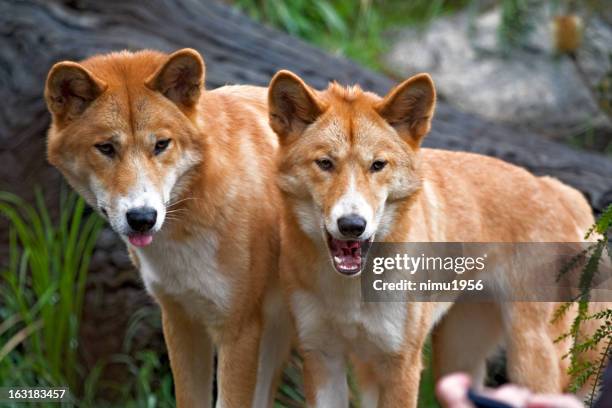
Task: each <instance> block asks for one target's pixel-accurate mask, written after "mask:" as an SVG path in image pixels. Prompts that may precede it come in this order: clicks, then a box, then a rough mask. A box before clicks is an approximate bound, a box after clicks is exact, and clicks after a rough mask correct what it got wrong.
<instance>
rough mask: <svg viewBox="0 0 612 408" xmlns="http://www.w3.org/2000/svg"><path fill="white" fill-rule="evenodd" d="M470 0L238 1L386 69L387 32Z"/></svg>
mask: <svg viewBox="0 0 612 408" xmlns="http://www.w3.org/2000/svg"><path fill="white" fill-rule="evenodd" d="M468 2H469V1H468V0H459V1H448V0H414V1H399V0H390V1H382V0H361V1H352V0H330V1H321V0H314V1H312V0H292V1H279V0H234V2H233V3H234V4H235V5H236V6H237V7H239V8H240V9H242V10H243V11H244V12H246V13H247V14H248V15H250V16H251V17H253V18H254V19H255V20H258V21H261V22H264V23H266V24H269V25H271V26H274V27H276V28H279V29H281V30H283V31H285V32H287V33H289V34H292V35H294V36H296V37H300V38H302V39H304V40H306V41H308V42H311V43H313V44H315V45H318V46H320V47H321V48H323V49H326V50H327V51H330V52H332V53H334V54H339V55H343V56H345V57H348V58H351V59H353V60H355V61H357V62H359V63H361V64H364V65H366V66H368V67H370V68H373V69H377V70H382V69H383V65H382V64H381V61H380V57H381V55H382V54H383V53H384V52H385V51H386V50H387V45H388V41H387V39H386V36H385V32H386V31H387V30H389V29H391V28H394V27H400V26H402V27H405V26H425V25H426V24H427V23H428V22H430V21H431V20H432V19H433V18H435V17H437V16H439V15H442V14H444V13H449V12H452V11H454V10H458V9H460V8H463V7H465V6H466V5H467V4H468Z"/></svg>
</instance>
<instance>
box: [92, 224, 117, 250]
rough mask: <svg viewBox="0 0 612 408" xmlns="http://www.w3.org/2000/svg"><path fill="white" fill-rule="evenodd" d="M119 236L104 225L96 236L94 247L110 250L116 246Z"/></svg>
mask: <svg viewBox="0 0 612 408" xmlns="http://www.w3.org/2000/svg"><path fill="white" fill-rule="evenodd" d="M118 241H120V240H119V237H118V236H117V234H116V233H115V232H114V231H113V230H112V229H111V228H110V227H106V228H104V229H103V230H102V231H100V235H99V236H98V242H97V243H96V248H100V249H104V250H107V251H108V250H111V249H113V248H115V247H116V246H117V243H118Z"/></svg>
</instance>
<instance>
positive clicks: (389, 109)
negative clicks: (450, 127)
mask: <svg viewBox="0 0 612 408" xmlns="http://www.w3.org/2000/svg"><path fill="white" fill-rule="evenodd" d="M435 105H436V90H435V88H434V83H433V80H432V79H431V77H430V76H429V75H428V74H419V75H415V76H413V77H412V78H410V79H407V80H406V81H404V82H402V83H401V84H399V85H398V86H396V87H395V88H393V89H392V90H391V91H390V92H389V93H388V94H387V96H385V97H384V99H383V100H382V101H380V102H379V103H378V104H377V105H376V107H375V108H376V111H377V112H378V113H379V114H380V116H382V117H383V118H384V119H385V120H386V121H387V122H388V123H389V124H390V125H391V126H393V127H394V128H395V129H396V130H397V132H398V133H399V134H400V135H402V136H404V135H406V136H408V137H410V138H411V139H412V141H413V142H414V143H416V145H419V144H420V142H421V140H422V139H423V137H424V136H425V135H426V134H427V132H429V129H430V127H431V118H432V116H433V113H434V108H435Z"/></svg>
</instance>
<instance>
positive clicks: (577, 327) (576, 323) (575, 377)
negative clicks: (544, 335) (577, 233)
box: [553, 204, 612, 407]
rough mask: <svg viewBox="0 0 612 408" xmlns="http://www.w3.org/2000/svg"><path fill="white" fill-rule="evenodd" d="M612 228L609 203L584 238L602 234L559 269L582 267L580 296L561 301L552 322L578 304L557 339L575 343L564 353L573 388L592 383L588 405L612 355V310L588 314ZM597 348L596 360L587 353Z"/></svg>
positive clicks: (610, 256) (611, 214) (565, 271)
mask: <svg viewBox="0 0 612 408" xmlns="http://www.w3.org/2000/svg"><path fill="white" fill-rule="evenodd" d="M611 230H612V204H611V205H609V206H608V207H607V208H606V209H605V210H604V212H603V213H602V215H601V216H600V217H599V219H598V220H597V222H596V223H595V225H593V226H592V227H591V228H590V229H589V231H588V232H587V233H586V236H585V239H589V238H590V237H592V236H593V234H599V235H600V237H599V238H598V239H597V241H595V242H594V243H593V244H591V245H589V246H588V247H587V248H586V249H584V250H583V251H581V252H580V253H579V254H577V255H576V256H574V257H573V258H572V259H571V260H570V262H569V263H568V264H567V265H566V266H565V267H564V268H563V270H562V271H561V272H560V274H559V277H562V276H563V275H565V274H567V273H569V272H571V271H572V270H575V269H576V268H578V267H579V266H581V275H580V281H579V291H580V293H579V294H578V296H577V297H576V298H575V299H574V300H573V301H570V302H566V303H564V304H562V305H561V306H560V307H559V309H557V311H556V313H555V316H554V318H553V322H555V321H558V320H559V319H561V318H562V317H563V316H565V315H566V314H567V312H568V311H569V310H570V308H571V307H572V306H573V305H574V304H577V308H578V310H577V314H576V316H575V317H574V319H573V322H572V325H571V327H570V329H569V331H568V332H567V333H564V334H563V335H561V336H560V337H559V338H558V339H557V341H562V340H565V339H567V338H570V339H571V340H572V346H571V348H570V350H569V352H568V354H567V355H566V356H565V357H566V358H569V359H570V367H569V374H570V375H571V376H572V384H571V391H572V392H576V391H578V390H580V389H582V388H583V387H585V386H586V385H587V384H592V388H591V392H590V395H589V397H588V398H587V401H586V404H587V405H588V406H589V407H591V406H593V404H594V397H595V395H596V394H597V387H598V386H599V383H600V381H601V377H602V373H603V369H604V368H605V365H606V364H607V363H608V362H609V361H610V356H611V355H612V309H605V310H601V311H598V312H596V313H589V301H590V298H591V289H592V287H593V281H594V279H595V278H596V276H597V274H598V272H599V268H600V264H601V263H602V262H606V259H605V254H606V253H607V255H608V257H609V260H610V261H612V253H610V251H609V237H608V235H609V234H610V231H611ZM591 321H592V322H596V324H597V325H598V326H597V327H596V329H595V330H594V331H593V332H592V333H590V334H588V335H585V334H584V333H583V332H582V330H581V328H582V327H583V326H584V324H585V323H586V322H591ZM594 350H602V351H601V352H600V354H599V357H598V358H597V359H596V360H589V359H588V358H586V357H585V354H586V353H587V352H590V351H594Z"/></svg>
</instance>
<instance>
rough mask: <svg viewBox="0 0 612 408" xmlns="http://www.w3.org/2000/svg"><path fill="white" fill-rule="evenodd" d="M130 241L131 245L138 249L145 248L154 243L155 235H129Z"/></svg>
mask: <svg viewBox="0 0 612 408" xmlns="http://www.w3.org/2000/svg"><path fill="white" fill-rule="evenodd" d="M128 239H129V241H130V243H131V244H132V245H134V246H137V247H145V246H147V245H149V244H150V243H151V242H153V235H151V234H134V235H129V236H128Z"/></svg>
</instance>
